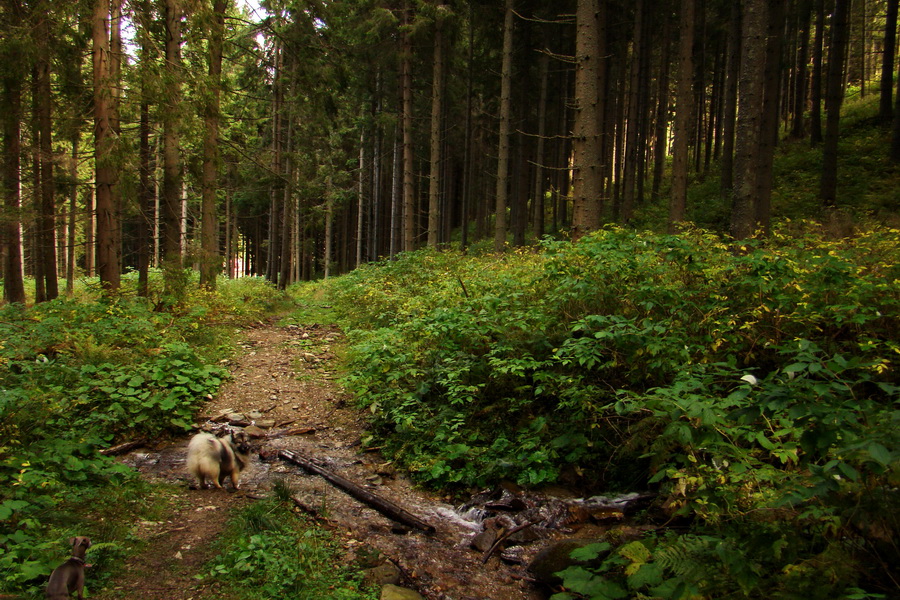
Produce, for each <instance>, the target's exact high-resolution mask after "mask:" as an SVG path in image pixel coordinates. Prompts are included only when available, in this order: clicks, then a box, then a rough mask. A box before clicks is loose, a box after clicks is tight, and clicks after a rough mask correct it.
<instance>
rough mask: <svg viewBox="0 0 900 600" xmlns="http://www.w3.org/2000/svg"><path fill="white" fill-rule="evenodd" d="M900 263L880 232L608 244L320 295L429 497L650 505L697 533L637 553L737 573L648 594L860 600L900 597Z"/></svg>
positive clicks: (393, 449) (447, 268) (355, 378)
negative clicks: (576, 489)
mask: <svg viewBox="0 0 900 600" xmlns="http://www.w3.org/2000/svg"><path fill="white" fill-rule="evenodd" d="M898 264H900V232H898V231H897V230H892V229H884V228H873V229H871V230H868V231H865V232H860V233H859V234H858V235H857V236H856V237H853V238H847V239H841V240H833V239H830V238H827V237H824V236H822V235H820V234H818V233H815V231H814V230H812V229H810V228H805V227H804V226H802V225H801V224H796V223H788V224H786V225H785V228H784V229H783V230H781V231H776V232H775V233H773V235H771V236H770V237H769V238H767V239H765V240H753V241H749V242H746V243H745V244H743V245H738V246H735V245H732V244H730V243H728V241H727V240H724V239H722V238H720V237H718V236H716V235H714V234H711V233H708V232H704V231H700V230H695V231H687V232H685V233H684V234H682V235H678V236H668V235H657V234H650V233H634V232H630V231H625V230H621V229H614V228H613V229H606V230H603V231H599V232H597V233H595V234H592V235H589V236H587V237H585V238H583V239H582V240H581V241H579V242H578V243H574V244H571V243H566V242H550V241H548V242H546V243H545V244H544V245H543V247H542V248H541V249H540V251H532V250H523V251H519V252H517V253H509V254H505V255H484V256H472V255H469V256H462V255H459V254H457V253H454V252H444V253H436V252H432V251H421V252H416V253H411V254H405V255H402V256H400V257H399V258H398V260H396V261H393V262H384V263H380V264H377V265H372V266H368V267H364V268H361V269H358V270H357V271H355V272H354V273H351V274H349V275H347V276H344V277H341V278H338V279H335V280H332V281H330V282H329V283H327V284H325V285H324V286H323V287H322V288H321V290H324V291H325V292H327V294H328V299H329V302H331V304H332V305H333V306H334V309H335V311H336V313H337V314H338V315H339V317H340V318H341V319H343V324H344V326H345V327H346V328H347V330H348V336H349V339H350V343H351V346H350V350H349V353H348V356H347V363H348V364H347V373H348V374H347V375H346V377H345V379H344V383H345V384H346V385H347V386H348V388H349V389H351V390H352V391H354V392H355V394H356V397H357V398H358V400H359V402H360V404H361V405H362V406H364V407H366V408H367V409H368V410H370V411H371V414H372V417H373V424H374V437H373V438H372V439H371V440H369V441H370V442H371V443H375V444H378V445H380V446H383V447H384V448H385V451H386V452H388V453H392V454H396V455H397V456H398V457H399V459H398V460H399V461H400V462H401V463H402V464H403V465H404V466H405V467H406V468H407V469H409V471H410V472H411V473H412V474H413V476H414V477H416V478H417V479H418V480H420V481H421V482H423V483H425V484H428V485H432V486H441V487H447V486H475V485H484V484H487V483H489V482H494V481H497V480H500V479H509V478H512V479H516V480H517V481H518V482H519V483H521V484H524V485H529V486H537V485H542V484H546V483H551V482H554V481H558V480H560V479H561V478H574V477H577V478H578V481H580V482H581V483H587V484H590V485H593V486H596V487H602V488H605V489H609V488H632V489H633V488H635V487H649V488H653V489H657V490H658V491H659V492H660V497H661V498H662V499H665V505H664V506H662V507H661V509H663V510H664V511H665V513H666V515H668V516H667V518H675V519H689V520H690V521H691V522H692V523H693V524H694V525H693V527H694V530H693V533H692V535H694V536H695V538H683V536H679V535H661V536H659V537H658V538H654V537H653V536H649V537H648V540H649V541H648V542H647V543H648V544H650V546H652V547H651V548H650V549H649V550H648V551H649V552H651V553H654V552H658V551H661V550H657V549H662V550H665V549H666V548H672V547H675V546H676V545H677V544H679V543H688V542H690V543H692V544H695V545H697V547H698V549H697V556H698V557H703V556H706V558H703V559H702V561H701V559H700V558H698V559H697V561H701V562H705V564H709V565H715V566H714V567H713V566H711V567H710V569H713V568H715V569H720V570H721V569H724V570H726V571H727V573H726V574H725V575H722V576H715V577H713V576H712V575H711V574H710V572H704V573H701V574H698V575H696V576H695V575H692V574H690V573H687V574H684V573H682V574H679V573H678V572H677V570H673V569H671V568H668V570H666V569H663V573H662V575H661V577H662V579H660V582H658V583H655V584H653V585H654V586H657V587H658V586H659V585H662V583H663V582H664V581H669V580H672V581H674V583H671V586H672V587H670V588H666V589H668V590H669V591H668V592H666V594H668V595H665V594H662V596H660V597H673V598H675V597H691V596H692V595H693V596H694V597H696V596H701V597H707V598H725V597H731V596H733V595H737V596H740V597H744V596H742V594H743V595H746V596H748V597H755V595H758V594H762V595H765V594H771V593H773V592H774V591H776V590H777V591H778V593H779V594H781V595H779V596H778V597H798V598H799V597H822V598H825V597H833V598H838V597H848V598H849V597H855V596H853V594H858V593H862V592H854V591H853V590H855V589H857V587H866V586H868V587H869V588H870V589H871V590H872V591H873V592H878V591H884V590H885V589H894V590H896V589H897V588H896V586H897V582H895V581H894V580H893V579H892V577H893V576H892V575H891V573H892V568H891V567H890V565H891V564H895V563H896V562H897V561H898V560H900V552H898V549H897V546H896V544H895V541H894V540H895V539H896V533H897V530H898V523H897V518H896V517H895V516H894V515H896V514H897V509H900V497H898V492H897V487H896V486H897V483H898V475H900V471H898V466H900V463H898V456H900V448H898V444H897V431H898V425H900V410H898V409H897V402H898V400H900V393H898V391H900V388H898V384H900V381H898V376H897V371H896V367H895V363H896V360H897V354H898V351H900V345H898V336H897V327H898V321H897V317H898V315H900V311H898V308H900V307H898V303H900V295H898V292H897V289H898V288H897V282H898V281H900V266H898ZM321 290H320V293H321ZM665 551H667V550H665ZM707 555H708V556H707ZM710 557H714V558H715V561H713V562H710V561H711V560H712V559H711V558H710ZM613 566H614V565H613ZM636 568H638V567H631V569H632V570H634V569H636ZM654 568H656V567H654ZM610 569H611V567H610ZM608 571H609V573H610V576H611V577H612V578H611V579H610V581H613V580H616V578H621V577H627V576H628V575H631V574H632V573H629V572H627V571H628V568H627V567H626V568H625V569H619V570H618V571H615V570H608ZM614 574H615V576H612V575H614ZM605 577H606V575H603V574H602V573H600V574H596V573H594V574H589V577H587V578H588V579H590V580H600V579H602V580H604V581H606V579H605ZM673 578H675V579H677V581H675V579H673ZM678 578H680V579H678ZM814 582H815V583H814ZM616 585H622V581H619V582H618V583H616ZM647 585H650V584H647ZM810 586H816V587H815V590H814V591H810V590H811V589H812V588H811V587H810ZM892 586H893V587H892ZM623 589H625V588H623ZM647 590H648V588H646V587H641V586H633V587H632V592H633V593H641V594H649V592H648V591H647ZM816 590H817V591H816ZM660 593H662V592H660ZM804 594H809V595H806V596H804ZM589 596H590V595H589ZM590 597H597V598H603V597H607V596H603V595H597V596H590ZM609 597H625V596H609ZM650 597H653V595H652V594H650ZM859 597H863V596H859Z"/></svg>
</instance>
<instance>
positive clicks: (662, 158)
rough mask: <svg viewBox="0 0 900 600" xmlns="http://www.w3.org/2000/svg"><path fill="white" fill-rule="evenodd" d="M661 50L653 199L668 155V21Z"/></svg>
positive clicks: (656, 195)
mask: <svg viewBox="0 0 900 600" xmlns="http://www.w3.org/2000/svg"><path fill="white" fill-rule="evenodd" d="M663 21H664V22H663V31H662V50H661V51H660V53H659V61H660V65H659V81H658V85H659V87H658V89H657V98H656V132H655V133H654V137H655V142H654V156H653V187H652V192H651V193H652V194H653V197H654V198H659V189H660V186H661V185H662V178H663V172H664V170H665V165H666V155H667V153H668V134H669V64H670V60H669V48H670V46H671V42H670V39H669V38H670V36H671V32H672V26H671V21H670V19H663Z"/></svg>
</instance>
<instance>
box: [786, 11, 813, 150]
mask: <svg viewBox="0 0 900 600" xmlns="http://www.w3.org/2000/svg"><path fill="white" fill-rule="evenodd" d="M799 11H800V16H799V18H798V29H799V31H798V35H799V36H800V47H799V48H798V50H797V60H796V67H795V68H796V75H795V85H794V106H793V111H794V119H793V127H792V128H791V137H793V138H794V139H800V138H802V137H803V134H804V127H803V117H804V112H805V110H806V98H807V96H806V90H807V88H808V85H807V84H808V77H807V71H808V69H807V63H808V62H809V28H810V18H811V17H812V0H800V7H799Z"/></svg>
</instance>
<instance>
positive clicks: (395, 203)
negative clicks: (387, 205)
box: [388, 126, 403, 259]
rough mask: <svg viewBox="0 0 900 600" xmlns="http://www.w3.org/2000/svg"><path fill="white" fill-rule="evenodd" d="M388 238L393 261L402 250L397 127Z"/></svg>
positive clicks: (392, 166)
mask: <svg viewBox="0 0 900 600" xmlns="http://www.w3.org/2000/svg"><path fill="white" fill-rule="evenodd" d="M390 236H391V243H390V247H389V249H388V255H389V256H390V257H391V258H392V259H393V258H394V257H395V256H397V253H398V252H400V251H401V250H402V248H403V148H402V143H401V131H400V127H399V126H398V127H397V128H396V129H395V130H394V151H393V160H392V161H391V233H390Z"/></svg>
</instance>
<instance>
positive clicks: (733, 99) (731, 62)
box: [719, 2, 741, 202]
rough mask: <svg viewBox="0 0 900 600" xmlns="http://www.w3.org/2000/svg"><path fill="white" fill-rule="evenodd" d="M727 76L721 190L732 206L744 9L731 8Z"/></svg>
mask: <svg viewBox="0 0 900 600" xmlns="http://www.w3.org/2000/svg"><path fill="white" fill-rule="evenodd" d="M726 71H727V73H726V75H725V92H724V94H725V98H724V108H723V110H722V120H723V123H722V138H723V139H722V161H721V163H720V168H721V180H720V183H719V190H720V192H721V194H722V197H723V199H724V200H725V201H726V202H731V198H732V187H733V186H734V130H735V126H736V121H737V96H738V80H739V79H740V73H741V5H740V2H734V3H732V5H731V15H730V17H729V20H728V65H727V67H726Z"/></svg>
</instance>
